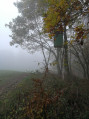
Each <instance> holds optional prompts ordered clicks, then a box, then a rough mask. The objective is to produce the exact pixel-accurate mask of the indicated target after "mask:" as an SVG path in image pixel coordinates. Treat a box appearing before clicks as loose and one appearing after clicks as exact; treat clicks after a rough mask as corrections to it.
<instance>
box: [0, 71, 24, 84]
mask: <svg viewBox="0 0 89 119" xmlns="http://www.w3.org/2000/svg"><path fill="white" fill-rule="evenodd" d="M21 74H22V72H16V71H8V70H0V86H3V85H5V84H6V83H7V82H9V81H11V80H13V78H15V77H17V76H19V75H21Z"/></svg>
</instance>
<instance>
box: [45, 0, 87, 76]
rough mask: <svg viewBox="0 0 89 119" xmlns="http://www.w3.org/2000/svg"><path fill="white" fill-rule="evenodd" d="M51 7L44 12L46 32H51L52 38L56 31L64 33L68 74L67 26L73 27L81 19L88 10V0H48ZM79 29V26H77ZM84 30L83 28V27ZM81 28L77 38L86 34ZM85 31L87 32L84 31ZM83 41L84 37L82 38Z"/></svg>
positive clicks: (67, 70) (65, 60) (65, 61)
mask: <svg viewBox="0 0 89 119" xmlns="http://www.w3.org/2000/svg"><path fill="white" fill-rule="evenodd" d="M46 2H47V3H48V5H49V7H48V10H47V11H46V12H45V14H44V32H45V33H48V34H49V37H50V38H52V37H53V36H54V35H55V34H56V32H59V33H60V32H63V33H64V49H65V55H64V64H66V65H65V70H66V72H67V74H68V73H69V66H68V65H69V62H68V39H67V34H66V33H67V27H68V28H71V27H73V25H74V24H75V23H76V21H78V20H79V19H81V16H84V15H86V14H87V12H88V6H87V2H88V1H85V2H84V1H83V0H46ZM75 29H77V28H75ZM82 32H83V29H82ZM82 32H81V30H80V31H79V32H78V34H77V38H79V35H80V38H81V37H82V36H83V37H84V36H85V35H84V34H82ZM84 33H85V32H84ZM81 43H82V39H81Z"/></svg>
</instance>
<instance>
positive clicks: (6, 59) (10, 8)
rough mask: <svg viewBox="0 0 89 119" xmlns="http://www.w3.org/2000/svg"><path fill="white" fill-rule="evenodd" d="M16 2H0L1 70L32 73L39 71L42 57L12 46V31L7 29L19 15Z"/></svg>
mask: <svg viewBox="0 0 89 119" xmlns="http://www.w3.org/2000/svg"><path fill="white" fill-rule="evenodd" d="M15 1H16V0H2V1H0V70H18V71H26V70H29V71H32V70H36V69H38V68H39V67H38V62H41V60H42V55H40V53H39V52H38V53H37V52H36V53H35V54H29V53H28V52H27V51H26V50H23V49H21V48H20V47H19V48H15V47H14V46H10V45H9V42H10V41H11V38H10V37H9V35H10V34H11V31H10V30H9V28H6V27H5V24H8V23H9V22H10V21H11V20H12V19H13V18H15V17H16V16H17V15H18V11H17V8H16V7H15V6H14V5H13V2H15Z"/></svg>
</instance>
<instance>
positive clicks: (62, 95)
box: [0, 75, 89, 119]
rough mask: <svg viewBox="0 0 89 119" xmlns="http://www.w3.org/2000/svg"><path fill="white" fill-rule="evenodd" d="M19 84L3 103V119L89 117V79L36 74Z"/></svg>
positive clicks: (76, 118) (0, 118) (79, 118)
mask: <svg viewBox="0 0 89 119" xmlns="http://www.w3.org/2000/svg"><path fill="white" fill-rule="evenodd" d="M20 85H21V86H20V87H19V89H18V91H16V93H15V92H14V94H13V96H12V97H11V98H10V100H6V102H4V104H3V107H2V109H1V110H2V111H1V113H0V119H89V81H88V80H80V79H75V80H61V79H59V78H57V77H55V76H54V77H53V76H52V75H49V76H47V77H46V78H45V79H43V78H41V77H40V78H39V77H38V78H37V77H36V76H35V78H32V79H31V80H29V78H28V79H27V80H25V82H23V83H22V84H20ZM0 103H1V102H0Z"/></svg>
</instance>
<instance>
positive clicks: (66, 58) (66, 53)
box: [64, 24, 69, 78]
mask: <svg viewBox="0 0 89 119" xmlns="http://www.w3.org/2000/svg"><path fill="white" fill-rule="evenodd" d="M67 42H68V41H67V35H66V25H65V24H64V78H66V77H67V76H69V64H68V44H67Z"/></svg>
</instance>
